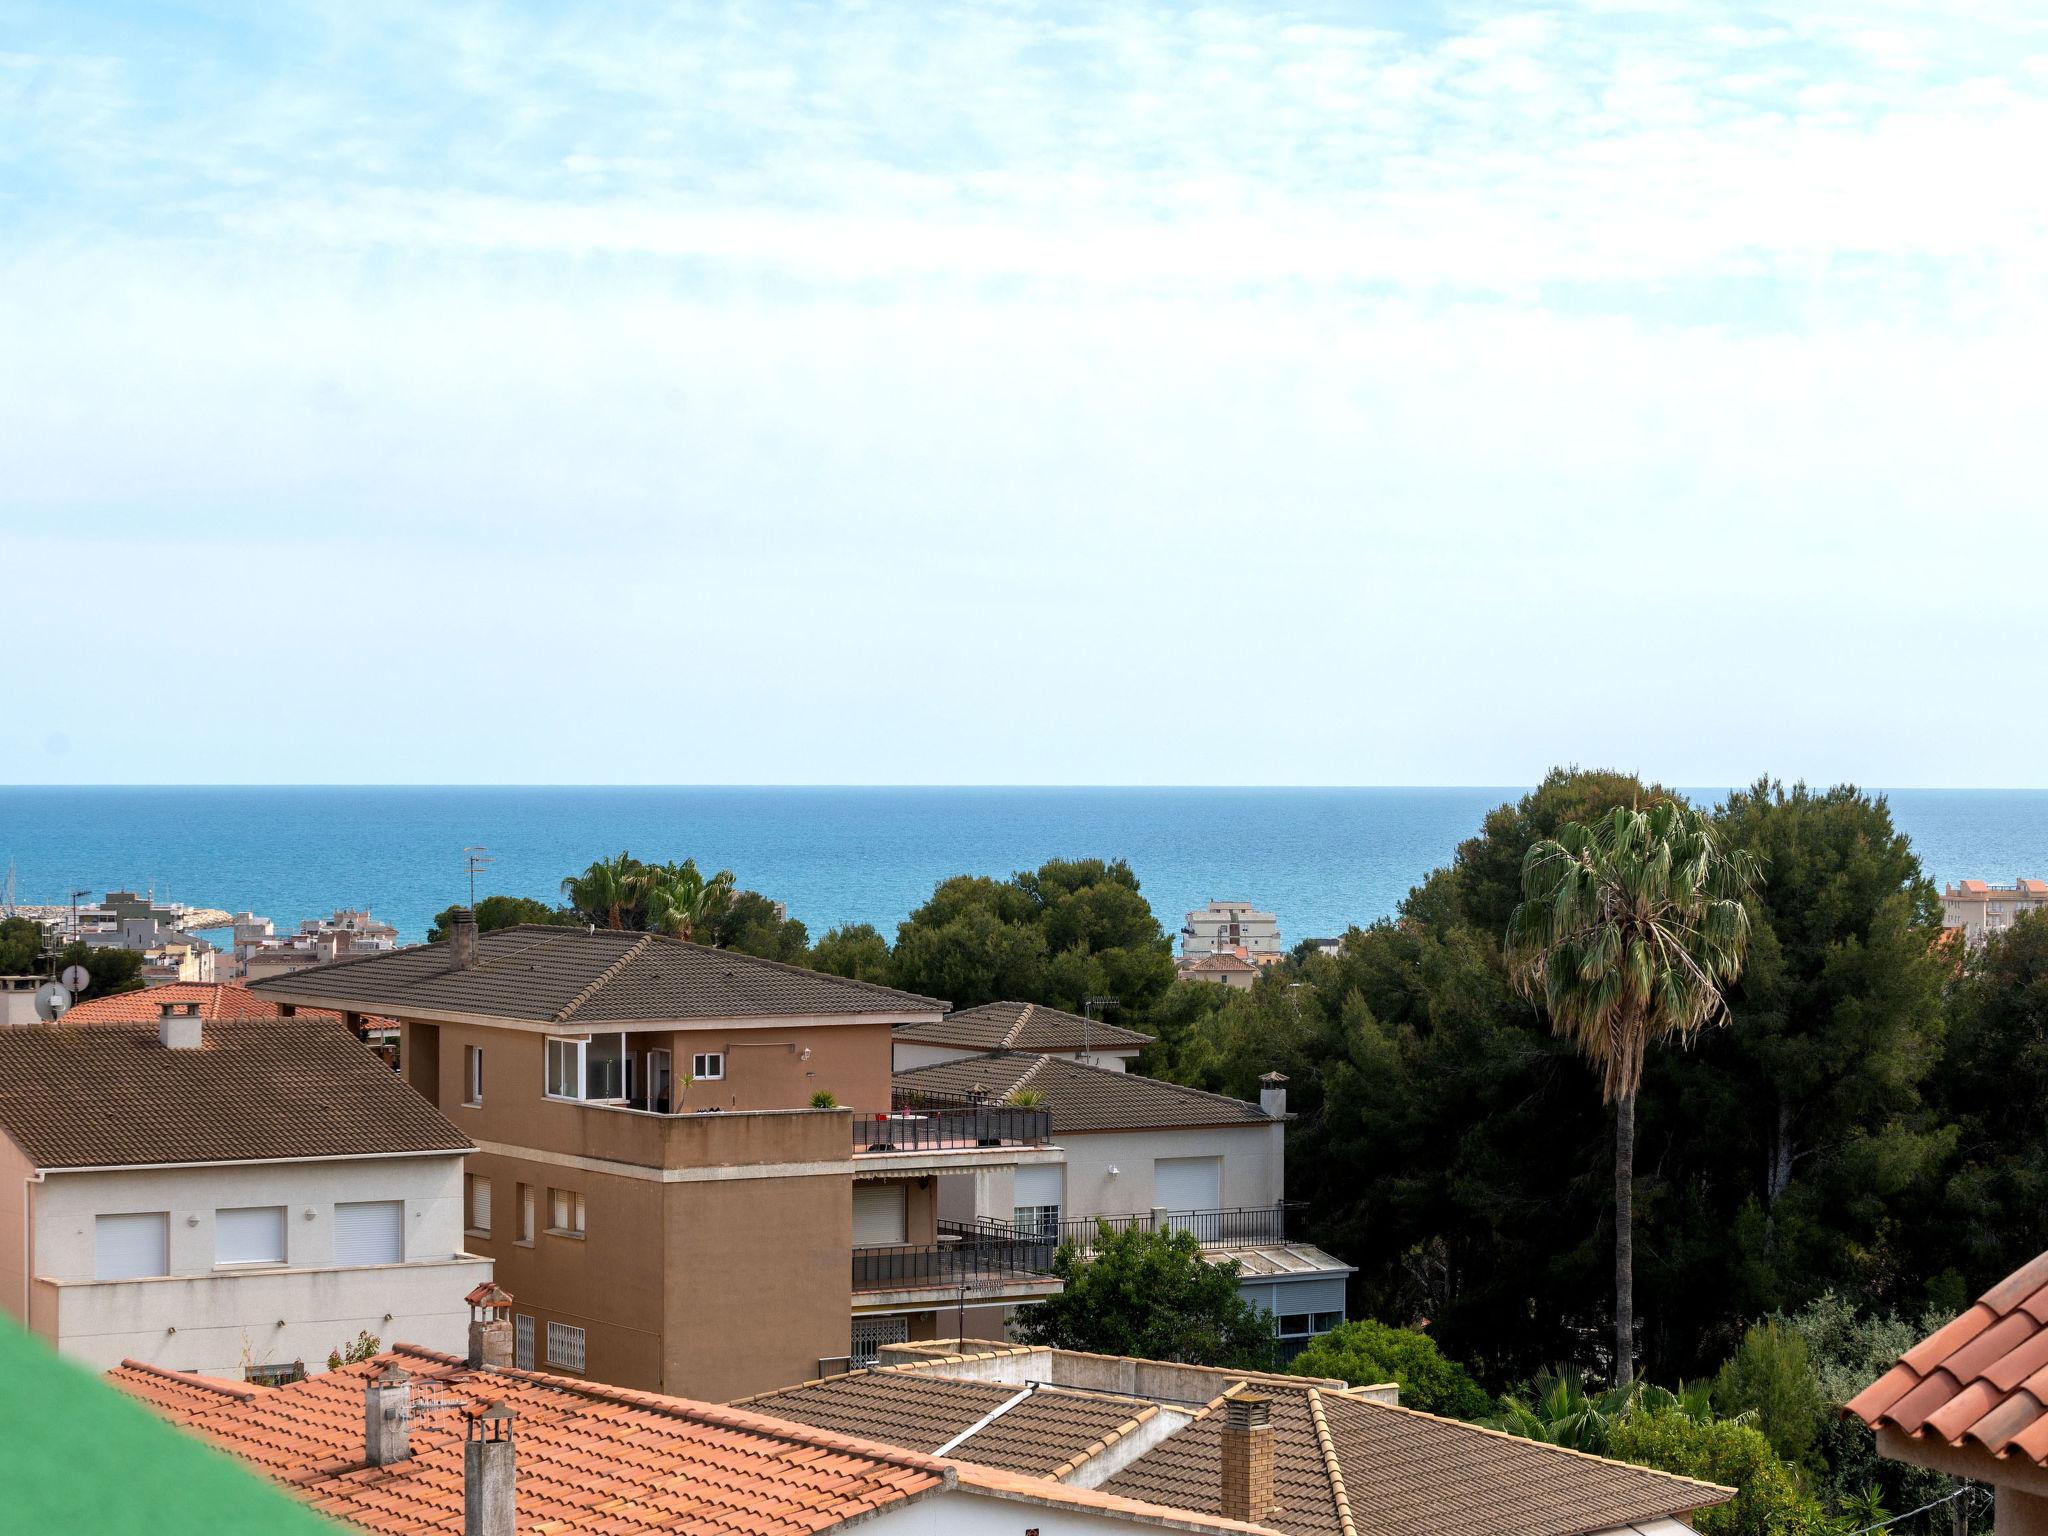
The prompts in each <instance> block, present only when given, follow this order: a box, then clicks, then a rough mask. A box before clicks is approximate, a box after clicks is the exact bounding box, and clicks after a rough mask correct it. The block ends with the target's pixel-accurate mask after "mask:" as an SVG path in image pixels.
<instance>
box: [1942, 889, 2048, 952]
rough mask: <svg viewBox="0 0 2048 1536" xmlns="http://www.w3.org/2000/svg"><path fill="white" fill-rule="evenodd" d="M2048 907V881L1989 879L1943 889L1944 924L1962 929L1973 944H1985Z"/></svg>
mask: <svg viewBox="0 0 2048 1536" xmlns="http://www.w3.org/2000/svg"><path fill="white" fill-rule="evenodd" d="M2043 907H2048V880H2025V879H2021V880H2015V881H2013V883H2012V884H2011V885H1993V884H1991V883H1990V882H1989V881H1987V880H1962V881H1958V882H1955V883H1953V884H1950V885H1945V886H1943V887H1942V891H1941V921H1942V925H1943V926H1944V927H1948V928H1960V929H1961V930H1962V931H1963V937H1964V938H1965V939H1966V940H1967V941H1968V942H1969V943H1971V944H1982V943H1983V942H1984V941H1985V940H1986V939H1988V938H1990V937H1992V936H1993V935H1994V934H2000V933H2003V932H2005V930H2006V929H2008V928H2010V927H2011V926H2012V925H2013V924H2014V923H2015V922H2016V921H2018V920H2019V918H2020V917H2021V916H2022V915H2024V914H2025V913H2028V912H2037V911H2039V910H2040V909H2041V908H2043Z"/></svg>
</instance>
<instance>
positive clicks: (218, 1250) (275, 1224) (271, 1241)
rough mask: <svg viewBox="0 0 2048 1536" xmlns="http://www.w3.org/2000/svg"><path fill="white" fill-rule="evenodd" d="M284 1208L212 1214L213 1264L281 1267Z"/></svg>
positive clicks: (246, 1208) (249, 1208)
mask: <svg viewBox="0 0 2048 1536" xmlns="http://www.w3.org/2000/svg"><path fill="white" fill-rule="evenodd" d="M284 1229H285V1222H284V1207H283V1206H281V1205H249V1206H242V1207H239V1208H237V1209H233V1210H225V1211H215V1212H214V1213H213V1262H214V1263H216V1264H282V1263H283V1262H284Z"/></svg>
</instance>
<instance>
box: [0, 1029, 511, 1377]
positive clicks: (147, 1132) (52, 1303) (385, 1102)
mask: <svg viewBox="0 0 2048 1536" xmlns="http://www.w3.org/2000/svg"><path fill="white" fill-rule="evenodd" d="M198 1007H199V1005H198V1004H196V1003H190V1002H171V1003H166V1004H165V1005H164V1007H163V1012H162V1014H161V1016H160V1017H159V1019H158V1020H157V1021H156V1022H155V1023H153V1024H152V1023H132V1022H109V1023H89V1024H72V1023H66V1024H62V1025H47V1026H46V1025H36V1026H30V1027H26V1028H20V1029H12V1030H8V1031H5V1032H4V1033H0V1306H4V1307H5V1309H6V1310H7V1311H8V1312H10V1313H11V1314H13V1315H14V1316H15V1317H16V1318H17V1319H19V1320H20V1321H21V1322H22V1323H23V1324H24V1325H25V1326H26V1327H27V1328H28V1329H29V1330H30V1331H31V1332H34V1333H36V1334H38V1335H40V1336H41V1337H42V1338H44V1339H45V1340H47V1341H48V1342H49V1343H51V1344H52V1345H54V1346H55V1347H56V1348H57V1349H58V1350H60V1351H61V1352H63V1353H64V1354H67V1355H70V1356H71V1357H73V1358H74V1359H77V1360H79V1361H81V1362H82V1363H84V1364H86V1365H88V1366H90V1367H92V1368H94V1369H97V1370H105V1369H108V1368H111V1367H113V1366H116V1365H118V1364H120V1362H121V1361H122V1360H124V1359H130V1358H132V1359H138V1360H150V1361H153V1362H156V1363H159V1364H163V1365H166V1366H169V1367H172V1368H173V1369H178V1370H187V1371H197V1372H200V1373H202V1374H205V1375H209V1376H217V1377H226V1378H241V1377H245V1376H246V1377H249V1378H251V1379H257V1380H263V1379H274V1378H275V1377H277V1376H280V1375H283V1374H287V1373H289V1371H290V1370H291V1367H292V1365H293V1363H294V1362H297V1361H303V1362H304V1364H305V1365H306V1367H307V1368H308V1369H310V1370H314V1371H318V1370H320V1369H321V1368H322V1367H323V1366H324V1365H325V1363H326V1360H327V1356H328V1353H329V1351H331V1350H334V1349H337V1348H342V1347H344V1346H346V1345H347V1344H348V1343H349V1342H350V1341H351V1340H353V1339H354V1338H355V1337H356V1336H357V1334H359V1333H362V1332H368V1333H371V1334H374V1335H376V1336H378V1337H379V1338H381V1339H384V1340H386V1341H389V1340H390V1339H393V1338H403V1339H406V1340H408V1341H414V1342H418V1343H420V1344H424V1345H426V1346H427V1347H429V1348H433V1349H443V1350H448V1351H451V1352H459V1351H461V1350H462V1349H463V1348H464V1347H465V1342H466V1339H467V1329H468V1314H467V1312H466V1311H465V1309H464V1306H463V1303H462V1297H463V1295H464V1293H465V1292H467V1291H468V1290H470V1289H471V1288H473V1287H474V1286H476V1285H477V1284H479V1283H480V1282H482V1281H485V1280H488V1279H489V1278H490V1273H491V1264H490V1261H489V1260H488V1259H483V1258H478V1257H475V1256H473V1255H471V1254H468V1253H466V1252H464V1250H463V1237H462V1234H463V1215H464V1212H463V1174H462V1169H463V1158H464V1155H465V1154H466V1153H468V1152H469V1151H471V1150H473V1149H472V1147H471V1144H470V1142H469V1141H468V1139H467V1138H466V1137H464V1136H463V1135H462V1134H461V1133H460V1132H458V1131H457V1130H456V1129H455V1128H454V1127H453V1126H451V1125H450V1124H449V1123H448V1122H447V1121H446V1120H444V1119H443V1118H442V1117H441V1115H440V1113H439V1112H438V1111H437V1110H435V1109H434V1108H433V1107H432V1106H431V1105H429V1104H428V1103H427V1102H426V1101H425V1100H423V1099H421V1098H420V1097H419V1095H417V1094H416V1093H414V1092H413V1091H412V1089H410V1088H409V1087H407V1086H406V1084H405V1083H404V1082H403V1081H402V1080H401V1079H400V1078H399V1077H398V1076H397V1075H396V1074H395V1073H393V1072H392V1071H390V1069H389V1068H387V1067H385V1066H384V1065H383V1064H382V1063H381V1062H379V1061H377V1060H376V1059H375V1058H374V1057H372V1056H371V1055H370V1054H369V1053H367V1052H366V1051H364V1050H363V1048H362V1047H361V1045H360V1044H358V1043H357V1041H356V1040H355V1038H354V1037H353V1036H352V1035H350V1034H349V1032H348V1031H347V1030H346V1029H344V1028H343V1027H342V1026H341V1025H340V1024H339V1023H337V1022H336V1021H335V1020H333V1019H331V1018H324V1019H323V1018H284V1017H272V1018H249V1019H226V1020H206V1019H202V1018H201V1017H200V1016H199V1012H198Z"/></svg>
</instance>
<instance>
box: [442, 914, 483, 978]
mask: <svg viewBox="0 0 2048 1536" xmlns="http://www.w3.org/2000/svg"><path fill="white" fill-rule="evenodd" d="M448 948H449V950H450V951H451V952H452V953H453V954H454V956H455V964H456V966H457V968H458V969H460V970H465V971H473V970H475V969H476V914H475V913H474V912H472V911H470V910H469V908H467V907H457V908H456V909H455V910H454V911H453V912H451V913H449V914H448Z"/></svg>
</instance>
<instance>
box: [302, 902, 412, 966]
mask: <svg viewBox="0 0 2048 1536" xmlns="http://www.w3.org/2000/svg"><path fill="white" fill-rule="evenodd" d="M299 932H300V933H301V934H305V935H307V936H309V937H312V938H316V939H324V938H328V937H330V936H332V937H333V938H334V939H335V952H336V954H337V955H360V954H366V953H370V952H373V951H381V950H387V949H396V948H398V930H397V929H396V928H394V927H392V926H391V925H390V924H389V923H380V922H378V921H377V919H376V918H374V917H372V916H370V909H369V908H368V907H358V908H347V907H343V908H341V909H339V910H338V911H336V912H335V914H334V915H333V916H332V917H309V918H307V919H306V920H305V921H304V922H302V923H300V924H299Z"/></svg>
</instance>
